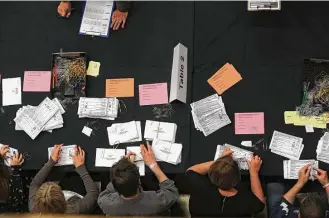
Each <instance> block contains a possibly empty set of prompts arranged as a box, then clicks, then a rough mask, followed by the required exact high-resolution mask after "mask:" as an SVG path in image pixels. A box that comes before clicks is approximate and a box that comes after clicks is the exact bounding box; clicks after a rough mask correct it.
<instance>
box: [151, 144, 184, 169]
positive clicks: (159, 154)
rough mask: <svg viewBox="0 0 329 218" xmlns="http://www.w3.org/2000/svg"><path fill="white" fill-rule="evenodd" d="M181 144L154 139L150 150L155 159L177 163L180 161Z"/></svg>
mask: <svg viewBox="0 0 329 218" xmlns="http://www.w3.org/2000/svg"><path fill="white" fill-rule="evenodd" d="M182 148H183V146H182V144H177V143H171V142H168V141H163V140H158V139H154V140H153V142H152V150H153V152H154V155H155V158H156V160H157V161H163V162H167V163H170V164H174V165H177V164H179V163H180V162H181V161H182Z"/></svg>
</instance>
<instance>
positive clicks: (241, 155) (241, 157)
mask: <svg viewBox="0 0 329 218" xmlns="http://www.w3.org/2000/svg"><path fill="white" fill-rule="evenodd" d="M226 148H230V149H231V151H232V152H233V154H232V158H233V160H235V161H236V162H237V163H238V165H239V168H240V169H241V170H248V169H249V167H248V161H250V160H251V156H252V154H253V152H251V151H248V150H245V149H242V148H238V147H236V146H233V145H229V144H225V145H217V149H216V153H215V158H214V160H217V159H218V158H220V157H221V156H222V153H223V152H224V151H225V149H226Z"/></svg>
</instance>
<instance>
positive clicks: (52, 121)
mask: <svg viewBox="0 0 329 218" xmlns="http://www.w3.org/2000/svg"><path fill="white" fill-rule="evenodd" d="M64 113H65V110H64V108H63V107H62V105H61V104H60V102H59V101H58V99H57V98H54V99H53V100H50V99H49V98H48V97H47V98H45V99H44V100H43V101H42V102H41V103H40V104H39V105H38V106H36V107H34V106H30V105H28V106H23V107H22V108H20V109H19V110H18V111H17V113H16V118H15V119H14V121H15V122H16V125H15V129H16V130H24V131H25V132H26V133H27V134H28V135H29V136H30V137H31V138H32V139H35V138H36V137H37V136H38V135H39V134H40V132H41V131H52V130H53V129H58V128H62V127H63V124H64V120H63V117H62V114H64Z"/></svg>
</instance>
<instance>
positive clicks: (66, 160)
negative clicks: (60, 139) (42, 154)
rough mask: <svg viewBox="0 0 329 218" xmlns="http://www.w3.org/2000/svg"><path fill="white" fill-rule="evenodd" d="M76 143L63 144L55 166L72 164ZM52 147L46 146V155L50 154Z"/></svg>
mask: <svg viewBox="0 0 329 218" xmlns="http://www.w3.org/2000/svg"><path fill="white" fill-rule="evenodd" d="M75 146H76V145H67V146H63V147H62V150H61V153H60V158H59V161H58V162H57V164H56V165H55V166H64V165H72V164H73V157H74V152H75V150H74V148H75ZM53 149H54V147H49V148H48V157H50V156H51V152H52V151H53Z"/></svg>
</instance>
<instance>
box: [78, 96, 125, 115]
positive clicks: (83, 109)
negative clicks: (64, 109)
mask: <svg viewBox="0 0 329 218" xmlns="http://www.w3.org/2000/svg"><path fill="white" fill-rule="evenodd" d="M118 108H119V100H118V99H117V98H85V97H81V98H80V100H79V108H78V115H79V118H95V119H104V120H115V118H117V117H118Z"/></svg>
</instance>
